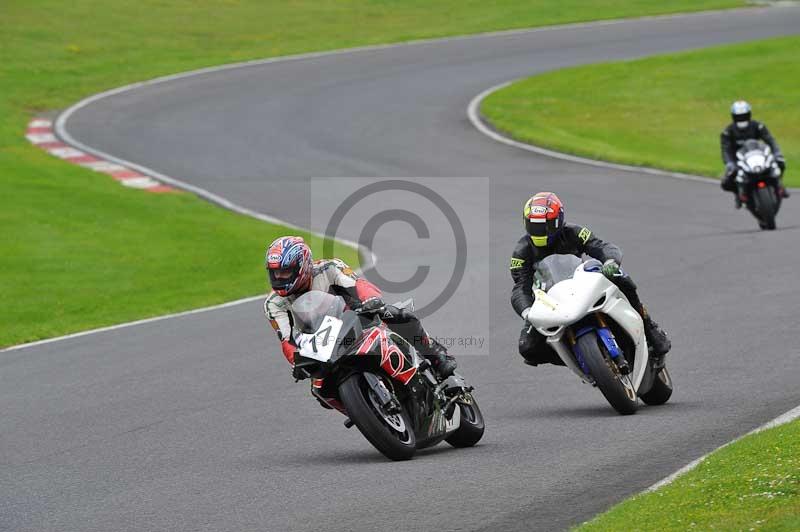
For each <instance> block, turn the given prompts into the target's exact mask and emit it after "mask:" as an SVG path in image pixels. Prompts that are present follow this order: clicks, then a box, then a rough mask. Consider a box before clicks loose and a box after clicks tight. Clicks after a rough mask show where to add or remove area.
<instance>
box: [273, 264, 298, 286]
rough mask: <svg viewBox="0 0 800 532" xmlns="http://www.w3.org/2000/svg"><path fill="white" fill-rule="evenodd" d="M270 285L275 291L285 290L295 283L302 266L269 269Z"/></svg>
mask: <svg viewBox="0 0 800 532" xmlns="http://www.w3.org/2000/svg"><path fill="white" fill-rule="evenodd" d="M268 271H269V284H270V285H272V288H273V289H275V290H284V289H286V288H288V287H290V286H291V285H292V283H294V281H295V279H297V275H298V274H299V273H300V264H295V265H294V266H290V267H288V268H268Z"/></svg>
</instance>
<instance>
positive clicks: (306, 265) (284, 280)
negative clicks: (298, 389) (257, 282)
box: [264, 236, 456, 379]
mask: <svg viewBox="0 0 800 532" xmlns="http://www.w3.org/2000/svg"><path fill="white" fill-rule="evenodd" d="M266 268H267V272H268V279H269V282H270V285H271V286H272V292H271V293H270V294H269V296H267V299H266V301H264V313H265V314H266V316H267V319H268V320H269V323H270V325H272V328H273V329H275V332H276V333H277V335H278V340H279V341H280V342H281V348H282V349H283V356H285V357H286V360H288V361H289V363H290V364H292V368H293V369H292V374H293V375H294V376H295V378H298V379H301V378H304V377H305V376H306V375H305V374H304V373H303V372H301V371H298V370H297V369H295V368H294V357H295V351H296V350H297V344H295V341H294V338H293V335H292V326H293V324H294V320H293V318H292V303H293V302H294V301H295V299H297V298H298V297H299V296H301V295H302V294H304V293H306V292H308V291H309V290H321V291H323V292H329V293H331V294H334V295H338V296H342V298H343V299H344V300H345V303H346V304H347V305H348V307H350V308H351V309H362V310H375V311H377V310H379V309H380V310H381V311H382V312H381V319H382V320H383V321H384V323H386V324H387V325H388V326H389V328H390V329H392V330H393V331H394V332H396V333H397V334H399V335H400V336H402V337H403V338H405V339H406V340H407V341H408V342H409V343H410V344H411V345H413V346H414V347H415V348H416V349H417V351H419V353H420V354H421V355H422V356H424V357H425V358H426V359H427V360H428V361H429V362H430V364H431V366H432V367H433V369H434V371H435V372H436V373H437V374H438V375H439V377H441V378H446V377H448V376H450V375H452V374H453V371H454V370H455V368H456V361H455V359H454V358H453V357H452V356H450V355H448V354H447V350H446V349H445V348H444V346H442V345H441V344H440V343H439V342H437V341H436V340H435V339H433V338H432V337H431V336H429V335H428V333H426V332H425V330H424V329H423V327H422V323H421V322H420V321H419V319H418V318H417V317H416V316H415V315H414V314H413V313H411V312H409V311H407V310H404V309H399V308H397V307H394V306H392V305H385V304H384V302H383V300H382V299H381V292H380V290H378V288H377V287H375V285H373V284H372V283H370V282H369V281H367V280H366V279H362V278H360V277H359V276H358V275H356V273H355V272H353V270H352V269H351V268H350V267H349V266H348V265H347V264H345V263H344V262H343V261H341V260H339V259H329V260H328V259H323V260H317V261H313V260H312V258H311V249H310V248H309V247H308V245H306V243H305V241H304V240H303V239H302V238H301V237H299V236H284V237H280V238H278V239H276V240H275V241H274V242H272V244H270V246H269V248H268V249H267V255H266Z"/></svg>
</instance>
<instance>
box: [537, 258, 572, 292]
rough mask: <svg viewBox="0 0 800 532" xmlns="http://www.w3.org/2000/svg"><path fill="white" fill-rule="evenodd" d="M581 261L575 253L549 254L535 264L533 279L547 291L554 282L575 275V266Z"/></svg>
mask: <svg viewBox="0 0 800 532" xmlns="http://www.w3.org/2000/svg"><path fill="white" fill-rule="evenodd" d="M582 262H583V261H581V259H580V258H578V257H576V256H575V255H559V254H554V255H549V256H547V257H545V258H543V259H542V260H540V261H539V263H538V264H537V265H536V271H535V272H534V274H533V275H534V279H536V285H537V286H538V287H539V288H540V289H542V290H544V291H547V290H549V289H550V288H552V287H553V285H555V284H556V283H559V282H561V281H564V280H566V279H572V277H573V276H574V275H575V268H577V267H578V266H580V265H581V264H582Z"/></svg>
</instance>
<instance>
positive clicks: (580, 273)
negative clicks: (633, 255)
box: [528, 265, 648, 391]
mask: <svg viewBox="0 0 800 532" xmlns="http://www.w3.org/2000/svg"><path fill="white" fill-rule="evenodd" d="M535 294H536V300H535V302H534V304H533V306H532V307H531V310H530V312H529V313H528V321H529V322H530V323H531V324H532V325H533V326H534V327H535V328H536V330H537V331H539V332H540V333H541V334H543V335H544V336H546V337H547V342H548V343H550V345H551V346H552V347H553V349H554V350H555V351H556V353H558V356H559V357H561V360H563V361H564V363H565V364H566V365H567V367H569V368H570V369H571V370H572V371H574V372H575V373H576V374H577V375H578V376H579V377H581V378H584V376H585V375H584V373H583V371H582V370H581V368H580V367H579V366H578V363H577V361H576V359H575V356H574V354H573V352H572V347H571V346H570V345H569V341H568V339H567V338H566V335H565V334H564V333H565V330H566V329H565V327H566V326H569V325H572V324H573V323H576V322H577V321H579V320H581V319H582V318H583V317H584V316H586V315H588V314H591V313H593V312H600V313H602V314H605V315H607V316H608V317H610V318H611V319H612V320H614V321H615V322H616V323H617V324H619V325H620V326H621V327H622V328H623V329H625V331H626V332H627V333H628V335H629V336H630V337H631V338H632V339H633V342H634V345H635V346H636V355H635V361H634V366H633V373H632V375H631V377H632V381H633V386H634V388H635V389H636V391H638V390H639V386H640V385H641V383H642V379H643V378H644V375H645V370H646V369H647V360H648V355H647V340H645V336H644V323H643V322H642V318H641V316H639V313H638V312H636V310H634V308H633V307H632V306H631V304H630V303H629V302H628V299H627V298H626V297H625V295H624V294H623V293H622V292H620V290H619V288H617V287H616V285H614V283H612V282H611V281H609V280H608V279H606V277H605V276H604V275H603V274H602V273H595V272H587V271H584V269H583V265H580V266H578V268H577V269H576V270H575V275H574V276H573V278H572V279H566V280H564V281H561V282H559V283H556V284H555V285H553V286H552V287H551V288H550V289H549V290H548V291H547V293H545V292H543V291H542V290H535Z"/></svg>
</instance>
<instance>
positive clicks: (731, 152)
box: [719, 101, 789, 209]
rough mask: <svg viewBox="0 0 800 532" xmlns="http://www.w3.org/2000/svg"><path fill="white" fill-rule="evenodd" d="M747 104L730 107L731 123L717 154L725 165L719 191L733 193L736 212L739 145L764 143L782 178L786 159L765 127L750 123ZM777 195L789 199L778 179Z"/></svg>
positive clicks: (752, 121)
mask: <svg viewBox="0 0 800 532" xmlns="http://www.w3.org/2000/svg"><path fill="white" fill-rule="evenodd" d="M751 114H752V113H751V108H750V104H749V103H747V102H745V101H737V102H734V103H733V105H732V106H731V118H732V119H733V121H732V122H731V123H730V124H728V126H727V127H726V128H725V129H724V130H723V131H722V134H721V135H720V138H719V143H720V151H721V152H722V162H723V163H724V164H725V177H724V178H723V180H722V182H721V183H720V186H721V187H722V190H727V191H729V192H733V195H734V197H735V202H736V208H737V209H739V208H741V206H742V200H741V199H740V198H739V193H738V190H737V188H736V181H735V179H734V178H735V177H736V173H737V167H736V160H737V159H736V152H737V151H738V150H739V148H741V147H742V145H743V144H744V143H745V142H746V141H748V140H750V139H755V140H761V141H764V142H765V143H766V144H767V145H768V146H769V147H770V149H771V150H772V155H773V156H774V157H775V162H776V163H777V165H778V167H779V168H780V169H781V176H782V175H783V172H784V171H785V170H786V159H785V158H784V157H783V154H782V153H781V147H780V146H778V143H777V142H776V141H775V138H774V137H773V136H772V134H771V133H770V132H769V129H767V126H766V125H765V124H764V123H762V122H759V121H758V120H752V119H751ZM778 186H779V189H778V191H779V193H780V194H781V196H782V197H784V198H788V197H789V192H788V191H787V190H786V188H785V187H784V186H783V178H782V177H779V178H778Z"/></svg>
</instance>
